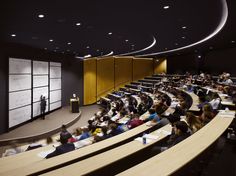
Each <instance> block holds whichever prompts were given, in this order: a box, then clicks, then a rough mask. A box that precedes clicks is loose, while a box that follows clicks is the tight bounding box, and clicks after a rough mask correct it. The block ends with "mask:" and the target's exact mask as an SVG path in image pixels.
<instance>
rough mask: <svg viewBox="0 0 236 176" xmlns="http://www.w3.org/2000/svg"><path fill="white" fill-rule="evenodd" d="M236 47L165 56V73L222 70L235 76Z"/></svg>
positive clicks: (218, 71) (213, 73)
mask: <svg viewBox="0 0 236 176" xmlns="http://www.w3.org/2000/svg"><path fill="white" fill-rule="evenodd" d="M199 56H201V57H199ZM235 65H236V48H228V49H221V50H213V51H210V52H205V53H201V54H199V53H193V54H188V55H179V56H170V57H168V58H167V73H168V74H174V73H179V74H183V73H185V72H186V71H188V72H190V73H199V72H200V71H204V72H207V73H210V74H212V75H219V74H221V73H222V72H223V71H226V72H229V73H231V76H236V68H235Z"/></svg>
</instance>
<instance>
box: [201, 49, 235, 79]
mask: <svg viewBox="0 0 236 176" xmlns="http://www.w3.org/2000/svg"><path fill="white" fill-rule="evenodd" d="M204 60H205V61H204V63H205V70H208V71H209V72H210V73H212V74H213V75H219V74H220V73H222V72H223V71H227V72H229V73H231V76H236V67H235V66H236V48H229V49H224V50H216V51H212V52H209V53H207V54H206V56H205V59H204Z"/></svg>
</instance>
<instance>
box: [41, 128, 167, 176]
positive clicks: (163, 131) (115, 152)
mask: <svg viewBox="0 0 236 176" xmlns="http://www.w3.org/2000/svg"><path fill="white" fill-rule="evenodd" d="M171 129H172V127H171V126H170V125H166V126H164V127H162V128H160V129H158V130H156V131H154V132H153V133H152V134H153V135H156V136H157V137H158V138H157V139H156V140H153V141H152V142H150V143H147V144H142V142H140V141H137V140H133V141H131V142H128V143H126V144H124V145H122V146H119V147H116V148H114V149H111V150H109V151H106V152H104V153H101V154H98V155H95V156H93V157H90V158H88V159H85V160H82V161H80V162H77V163H74V164H71V165H68V166H66V167H63V168H60V169H57V170H54V171H51V172H48V173H45V174H43V175H50V176H53V175H55V176H61V175H70V176H77V175H85V174H89V173H91V172H93V171H95V170H97V169H100V168H103V167H106V166H108V165H110V164H112V163H114V162H116V161H119V160H121V159H123V158H125V157H127V156H130V155H132V154H134V153H137V152H139V151H141V150H143V149H144V148H146V147H148V146H150V145H153V144H155V143H156V142H158V141H160V140H161V139H163V138H165V137H166V136H167V135H168V134H170V132H171ZM147 140H148V138H147Z"/></svg>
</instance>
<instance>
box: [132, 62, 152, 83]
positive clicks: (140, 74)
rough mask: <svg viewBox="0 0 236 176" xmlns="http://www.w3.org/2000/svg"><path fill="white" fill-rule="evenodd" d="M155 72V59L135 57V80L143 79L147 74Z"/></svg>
mask: <svg viewBox="0 0 236 176" xmlns="http://www.w3.org/2000/svg"><path fill="white" fill-rule="evenodd" d="M152 74H153V59H151V58H134V59H133V81H135V80H139V79H143V78H144V77H145V76H151V75H152Z"/></svg>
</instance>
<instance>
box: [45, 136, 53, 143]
mask: <svg viewBox="0 0 236 176" xmlns="http://www.w3.org/2000/svg"><path fill="white" fill-rule="evenodd" d="M52 142H53V140H52V137H51V136H49V137H47V139H46V143H47V144H51V143H52Z"/></svg>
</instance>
